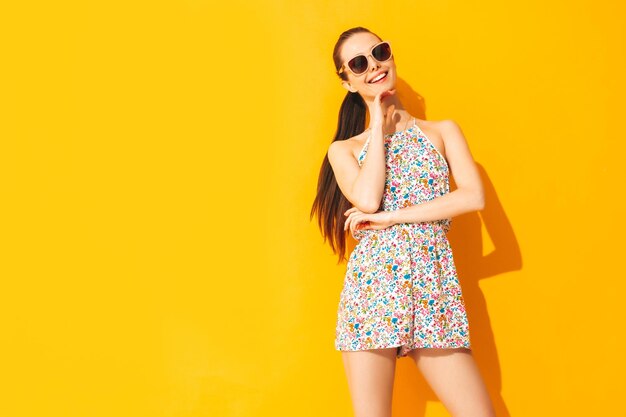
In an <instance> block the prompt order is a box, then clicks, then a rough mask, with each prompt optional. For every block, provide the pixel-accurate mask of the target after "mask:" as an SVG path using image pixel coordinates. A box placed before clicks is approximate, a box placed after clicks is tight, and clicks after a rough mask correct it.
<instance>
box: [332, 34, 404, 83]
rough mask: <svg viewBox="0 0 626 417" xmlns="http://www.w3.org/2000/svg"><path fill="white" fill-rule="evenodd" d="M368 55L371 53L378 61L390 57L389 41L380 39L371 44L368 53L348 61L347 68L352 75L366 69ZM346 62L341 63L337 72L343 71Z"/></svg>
mask: <svg viewBox="0 0 626 417" xmlns="http://www.w3.org/2000/svg"><path fill="white" fill-rule="evenodd" d="M368 55H371V56H372V57H373V58H374V59H375V60H376V61H378V62H385V61H388V60H389V59H391V57H392V56H393V54H392V53H391V44H390V43H389V41H382V42H380V43H377V44H376V45H374V46H372V49H371V50H370V53H369V54H367V55H366V54H359V55H357V56H355V57H354V58H352V59H350V60H349V61H348V69H350V71H352V73H353V74H354V75H361V74H363V73H365V71H367V68H368V67H369V62H368V61H367V57H368ZM345 66H346V64H342V65H341V68H339V71H337V74H341V73H342V72H344V68H345Z"/></svg>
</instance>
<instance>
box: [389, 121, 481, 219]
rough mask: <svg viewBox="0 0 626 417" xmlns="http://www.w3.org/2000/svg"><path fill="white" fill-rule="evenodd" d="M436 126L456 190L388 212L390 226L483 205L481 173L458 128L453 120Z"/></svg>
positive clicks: (476, 208)
mask: <svg viewBox="0 0 626 417" xmlns="http://www.w3.org/2000/svg"><path fill="white" fill-rule="evenodd" d="M439 126H440V129H441V136H442V137H443V142H444V148H445V152H446V159H447V160H448V165H449V167H450V170H451V172H452V175H453V177H454V181H455V183H456V185H457V189H456V190H454V191H452V192H449V193H446V194H444V195H442V196H440V197H437V198H435V199H433V200H430V201H427V202H424V203H420V204H416V205H413V206H410V207H403V208H401V209H398V210H394V211H390V212H389V220H390V222H391V223H392V224H396V223H417V222H425V221H433V220H439V219H445V218H449V217H454V216H458V215H459V214H463V213H467V212H471V211H476V210H482V209H483V208H484V206H485V198H484V190H483V184H482V181H481V179H480V174H479V173H478V168H477V167H476V163H475V162H474V158H473V157H472V154H471V152H470V149H469V146H468V144H467V141H466V140H465V136H464V135H463V132H462V131H461V128H460V127H459V125H458V124H457V123H456V122H455V121H454V120H442V121H441V122H439Z"/></svg>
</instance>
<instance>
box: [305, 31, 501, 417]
mask: <svg viewBox="0 0 626 417" xmlns="http://www.w3.org/2000/svg"><path fill="white" fill-rule="evenodd" d="M333 58H334V62H335V67H336V68H337V75H338V76H339V78H340V80H341V85H342V87H343V88H345V89H346V90H348V94H347V95H346V97H345V99H344V101H343V104H342V106H341V109H340V112H339V123H338V129H337V132H336V134H335V139H334V140H333V141H332V143H331V144H330V145H329V147H328V152H327V154H326V156H325V158H324V161H323V163H322V167H321V170H320V175H319V180H318V187H317V196H316V199H315V201H314V204H313V208H312V211H311V218H312V217H313V215H314V214H315V213H317V214H318V223H319V225H320V228H321V230H322V234H323V235H324V237H325V238H326V237H330V239H329V240H330V244H331V247H332V248H333V250H335V249H336V247H337V250H335V251H336V252H339V256H340V261H341V260H342V259H344V254H345V235H346V231H347V229H350V232H351V234H352V236H353V237H354V238H355V239H357V240H358V243H357V245H356V247H355V248H354V250H353V251H352V253H351V255H350V258H349V260H348V264H347V268H346V273H345V278H344V285H343V288H342V291H341V294H340V300H339V305H338V310H337V322H336V337H335V348H336V349H337V350H339V351H341V352H342V357H343V361H344V365H345V368H346V372H347V376H348V382H349V386H350V391H351V394H352V400H353V404H354V408H355V412H356V415H357V416H359V415H361V414H362V415H364V414H365V412H364V410H368V409H369V410H371V409H372V408H375V409H377V410H383V411H382V412H383V414H380V415H388V416H390V415H391V394H392V388H393V382H394V377H393V375H394V372H395V363H396V361H395V359H397V358H401V357H405V356H408V357H411V358H412V359H414V360H415V361H416V363H417V364H418V365H419V366H420V369H421V370H422V372H423V374H424V377H425V378H426V379H427V381H428V382H429V384H430V385H431V387H432V388H433V390H434V391H435V392H436V393H437V394H438V395H439V397H440V398H441V400H442V402H443V403H444V405H445V406H446V408H447V409H448V410H449V411H450V413H451V414H452V415H457V414H458V413H460V412H461V410H463V412H465V413H469V414H471V415H483V416H493V415H494V412H493V409H492V406H491V402H490V399H489V396H488V394H487V390H486V388H485V385H484V383H483V381H482V378H481V376H480V372H479V371H478V369H477V366H476V364H475V362H474V359H473V356H472V351H471V344H470V332H469V323H468V320H467V315H466V310H465V302H464V298H463V294H462V290H461V285H460V281H459V279H458V277H457V272H456V268H455V263H454V258H453V255H452V249H451V246H450V244H449V242H448V238H447V232H448V230H449V227H450V222H451V217H452V216H455V215H458V214H462V213H466V212H469V211H474V210H480V209H481V208H482V204H483V201H482V200H483V198H482V185H481V183H480V177H479V175H478V171H477V169H476V166H475V163H474V161H473V159H472V156H471V153H470V152H469V148H468V147H467V143H466V141H465V138H464V137H463V135H462V133H461V131H460V129H459V128H458V126H457V125H456V123H455V122H454V121H451V120H443V121H438V122H429V121H425V120H419V119H417V118H416V117H414V116H412V115H411V114H409V113H408V111H407V110H406V109H405V108H404V106H403V105H402V103H401V102H400V100H399V99H398V97H397V95H396V94H395V84H396V79H397V73H396V65H395V61H394V56H393V53H392V49H391V44H390V42H389V41H385V40H382V39H381V38H379V37H378V36H377V35H375V34H374V33H372V32H370V31H369V30H367V29H365V28H361V27H357V28H353V29H350V30H348V31H346V32H344V33H342V34H341V36H340V38H339V41H338V42H337V44H336V45H335V49H334V52H333ZM366 111H367V112H369V114H370V125H369V127H368V128H367V129H365V120H366ZM434 137H437V138H440V142H439V141H438V145H439V146H440V147H441V151H440V150H439V148H438V147H437V146H436V144H435V143H434V142H433V141H432V140H431V139H432V138H434ZM444 149H445V154H446V156H447V158H448V159H447V160H446V156H444V154H443V153H442V152H443V150H444ZM452 172H454V174H455V179H456V177H457V175H458V177H459V178H458V180H457V181H456V182H457V189H456V190H455V191H453V192H450V187H449V177H450V174H451V173H452Z"/></svg>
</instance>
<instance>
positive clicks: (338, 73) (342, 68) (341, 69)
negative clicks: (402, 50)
mask: <svg viewBox="0 0 626 417" xmlns="http://www.w3.org/2000/svg"><path fill="white" fill-rule="evenodd" d="M383 43H386V44H387V45H389V51H390V52H391V54H390V55H389V58H387V59H386V60H384V61H379V60H377V59H376V58H375V57H374V55H372V51H373V50H374V48H376V47H378V46H380V45H382V44H383ZM359 56H364V57H365V59H366V60H367V63H368V66H369V60H368V59H367V58H368V57H369V56H371V57H372V58H373V59H374V61H376V62H387V61H389V60H390V59H391V58H393V49H392V47H391V42H389V41H385V40H383V41H380V42H378V43H377V44H376V45H374V46H372V47H371V48H370V50H369V52H368V53H367V54H357V55H355V56H353V57H352V58H350V59H348V60H347V61H346V62H344V63H343V64H341V67H340V68H339V70H337V75H340V74H341V73H342V72H344V71H345V69H344V68H348V69H349V70H350V72H351V73H352V74H354V75H355V76H357V77H358V76H360V75H363V74H365V73H366V72H367V69H366V70H365V71H363V72H362V73H360V74H357V73H355V72H354V71H352V68H350V65H346V63H347V62H350V61H352V60H353V59H354V58H357V57H359Z"/></svg>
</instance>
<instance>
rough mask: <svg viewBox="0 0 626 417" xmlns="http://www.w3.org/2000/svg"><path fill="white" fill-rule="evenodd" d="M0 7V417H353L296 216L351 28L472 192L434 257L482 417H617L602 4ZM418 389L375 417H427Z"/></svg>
mask: <svg viewBox="0 0 626 417" xmlns="http://www.w3.org/2000/svg"><path fill="white" fill-rule="evenodd" d="M12 3H14V4H13V5H11V6H7V5H3V6H2V7H1V10H2V11H1V12H0V35H1V39H2V41H1V42H2V61H3V64H2V66H1V67H0V68H2V69H1V70H0V71H2V73H3V74H2V77H0V83H1V84H0V87H1V93H0V97H1V99H0V100H1V102H2V109H1V112H0V138H1V139H0V140H1V142H0V146H1V149H0V181H1V184H2V188H1V196H2V204H1V207H2V217H1V220H0V222H1V223H0V242H1V247H0V276H1V279H2V288H1V289H0V361H1V362H0V372H1V373H2V378H1V381H2V382H1V384H2V385H3V386H2V387H1V388H2V389H1V390H0V391H1V394H0V397H1V398H0V414H1V415H3V416H11V417H20V416H66V417H73V416H102V417H105V416H106V417H110V416H120V417H121V416H133V417H138V416H168V417H169V416H172V417H173V416H176V417H183V416H185V417H187V416H189V417H192V416H194V417H195V416H220V417H221V416H224V417H230V416H321V415H324V416H348V415H351V414H350V413H351V405H350V400H349V394H348V389H347V384H346V381H345V375H344V371H343V365H342V362H341V357H340V353H339V352H337V351H335V350H334V346H333V339H334V330H335V329H334V326H335V319H336V308H337V302H338V299H339V292H340V290H341V286H342V280H343V273H344V270H345V264H343V265H340V266H338V265H336V263H335V259H336V258H335V255H333V254H332V253H331V251H330V248H329V247H328V246H327V245H325V244H324V243H323V242H322V239H321V236H320V233H319V231H318V229H317V227H316V225H315V223H314V222H309V218H308V214H309V210H310V205H311V202H312V199H313V197H314V191H315V186H316V180H317V174H318V169H319V166H320V163H321V160H322V158H323V155H324V152H325V150H326V148H327V146H328V144H329V142H330V140H331V139H332V137H333V134H334V129H335V128H336V123H337V113H338V109H339V105H340V102H341V100H342V98H343V96H344V93H345V90H343V89H342V88H340V85H339V82H338V80H337V79H336V76H335V75H334V73H333V71H334V68H333V66H332V65H333V64H332V58H331V54H332V48H333V45H334V42H335V41H336V38H337V37H338V36H339V34H340V33H341V31H343V30H345V29H348V28H350V27H352V26H357V25H362V26H365V27H367V28H370V29H372V30H373V31H375V32H376V33H378V34H380V35H381V36H383V37H385V38H387V39H390V40H392V41H393V42H394V52H395V54H396V64H397V67H398V72H399V76H400V82H399V85H398V87H399V89H400V94H401V97H402V98H403V99H404V100H405V103H406V104H407V105H408V106H409V109H410V111H411V112H414V114H417V115H419V116H421V117H423V118H426V119H433V120H437V119H454V120H456V121H457V122H458V123H459V124H460V126H461V127H462V129H463V131H464V132H465V135H466V137H467V139H468V141H469V143H470V147H471V149H472V152H473V154H474V156H475V158H476V160H477V162H478V163H479V164H480V166H481V168H482V170H483V175H484V179H485V182H486V184H487V185H489V187H488V200H487V208H486V209H485V211H484V212H483V213H482V214H481V215H478V214H477V213H472V214H467V215H464V216H460V217H458V218H456V219H455V220H454V221H453V228H452V231H451V234H450V236H451V240H452V243H453V247H454V249H455V251H456V252H455V254H456V259H457V262H458V266H459V270H460V274H461V280H462V284H463V286H464V291H465V293H466V298H467V303H468V309H469V314H470V323H471V330H472V337H473V344H474V351H475V354H476V358H477V360H478V361H479V365H480V366H481V370H482V371H483V373H484V375H485V378H486V380H487V382H488V384H489V389H490V392H491V394H492V396H493V397H494V400H495V401H496V402H497V408H498V410H499V412H500V415H506V414H505V413H504V411H503V410H504V409H508V412H509V413H510V414H511V415H513V416H557V415H567V416H573V415H576V416H578V415H580V416H588V415H617V413H618V412H619V411H621V410H622V409H623V406H622V404H621V401H619V400H620V399H621V395H620V394H621V393H622V391H621V390H622V386H623V384H622V378H621V376H622V375H623V373H624V371H626V366H625V363H624V359H623V354H622V352H623V343H622V341H621V336H622V332H623V329H624V309H623V305H624V301H623V295H624V290H625V289H626V288H625V284H624V272H623V271H622V264H623V260H624V255H623V253H622V249H623V244H622V237H623V236H624V233H626V230H625V228H624V220H623V217H622V216H623V213H624V204H623V202H622V195H621V193H622V191H623V184H624V162H623V157H624V150H625V145H624V143H625V138H626V128H625V127H624V123H623V116H624V112H625V109H624V107H625V106H624V97H625V94H626V88H625V87H626V85H625V82H624V76H623V74H624V73H625V71H626V50H625V45H624V42H625V40H626V36H625V33H624V25H623V22H624V18H625V16H624V14H625V13H624V9H623V6H618V5H617V4H618V3H619V2H610V1H593V2H592V1H589V0H587V1H574V2H572V1H559V2H549V3H548V4H546V3H545V2H539V1H531V2H521V3H519V4H511V3H506V2H501V1H491V2H464V1H446V2H442V1H435V2H433V1H421V2H413V1H387V2H379V1H341V2H339V1H333V2H330V1H318V2H300V3H301V4H294V3H298V2H287V1H274V2H270V1H265V2H250V1H243V0H239V1H229V2H222V4H220V5H216V4H214V3H213V2H209V1H206V0H186V1H183V0H180V1H158V2H154V1H143V2H136V1H135V2H126V1H116V2H104V1H103V2H98V3H99V4H96V2H75V3H70V2H36V3H24V2H12ZM420 97H421V98H422V99H423V101H420V99H419V98H420ZM507 225H510V228H507ZM516 254H517V255H519V256H516ZM417 372H418V371H417V370H416V369H415V367H414V366H413V364H412V362H411V361H410V359H401V360H400V361H399V362H398V376H397V381H396V382H397V385H396V396H395V398H394V407H395V411H396V415H398V416H400V415H422V414H420V412H422V413H425V415H427V416H445V415H447V414H446V412H445V410H444V409H443V407H442V405H441V404H440V403H438V402H437V401H436V400H435V397H434V395H433V393H432V392H430V390H429V389H428V388H427V387H426V385H425V383H424V381H423V380H422V379H421V377H420V376H419V375H418V373H417ZM420 410H421V411H420Z"/></svg>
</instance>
